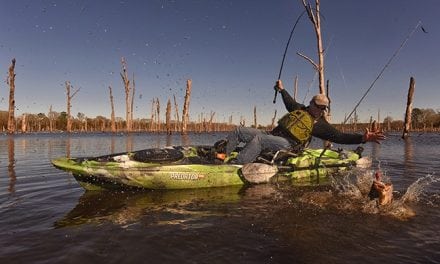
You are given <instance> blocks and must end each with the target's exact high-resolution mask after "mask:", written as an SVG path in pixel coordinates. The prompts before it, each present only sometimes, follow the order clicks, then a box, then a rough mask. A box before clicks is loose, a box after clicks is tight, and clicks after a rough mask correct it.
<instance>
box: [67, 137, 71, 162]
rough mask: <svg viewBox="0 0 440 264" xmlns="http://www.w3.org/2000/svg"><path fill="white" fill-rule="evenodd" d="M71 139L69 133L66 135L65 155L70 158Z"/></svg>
mask: <svg viewBox="0 0 440 264" xmlns="http://www.w3.org/2000/svg"><path fill="white" fill-rule="evenodd" d="M71 145H72V140H71V138H70V134H68V135H67V139H66V157H67V158H70V150H71Z"/></svg>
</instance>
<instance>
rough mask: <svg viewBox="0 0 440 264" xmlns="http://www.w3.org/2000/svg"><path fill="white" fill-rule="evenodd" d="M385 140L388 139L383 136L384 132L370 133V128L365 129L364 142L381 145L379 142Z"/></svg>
mask: <svg viewBox="0 0 440 264" xmlns="http://www.w3.org/2000/svg"><path fill="white" fill-rule="evenodd" d="M384 139H386V136H385V135H384V134H383V132H382V131H377V132H370V130H368V128H366V129H365V133H364V136H363V141H364V142H376V143H377V144H380V142H379V140H384Z"/></svg>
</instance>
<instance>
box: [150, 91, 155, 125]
mask: <svg viewBox="0 0 440 264" xmlns="http://www.w3.org/2000/svg"><path fill="white" fill-rule="evenodd" d="M155 105H156V99H154V98H153V101H152V102H151V117H150V132H153V131H154V120H155V118H156V116H155V113H156V111H155V110H154V106H155Z"/></svg>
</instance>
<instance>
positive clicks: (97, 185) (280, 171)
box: [52, 146, 369, 190]
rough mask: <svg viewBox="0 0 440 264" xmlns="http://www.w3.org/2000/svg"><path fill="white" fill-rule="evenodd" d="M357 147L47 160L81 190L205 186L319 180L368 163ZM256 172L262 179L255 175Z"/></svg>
mask: <svg viewBox="0 0 440 264" xmlns="http://www.w3.org/2000/svg"><path fill="white" fill-rule="evenodd" d="M360 152H361V151H358V150H356V151H342V150H338V151H335V150H328V149H327V150H325V151H323V150H322V149H305V150H304V151H303V152H302V153H301V154H300V155H295V154H293V153H289V152H277V153H276V154H275V155H272V156H269V158H268V157H267V156H261V157H259V160H258V163H252V164H246V165H239V164H230V163H224V162H222V161H219V160H216V159H215V158H214V156H215V155H213V153H212V147H207V146H192V147H168V148H162V149H158V148H155V149H145V150H139V151H133V152H127V153H118V154H111V155H106V156H100V157H91V158H65V157H63V158H58V159H54V160H52V164H53V165H54V166H55V167H56V168H58V169H61V170H64V171H67V172H70V173H72V175H73V176H74V177H75V179H76V180H77V181H78V182H79V183H80V184H81V186H83V187H84V188H85V189H87V190H97V189H114V188H121V187H122V188H145V189H191V188H211V187H223V186H235V185H243V184H246V183H249V182H251V183H261V182H269V181H286V180H288V181H292V182H293V183H294V184H301V185H304V184H316V183H322V182H325V180H326V178H327V176H328V175H329V174H330V173H336V172H339V171H342V170H347V169H350V168H353V167H356V166H368V165H369V160H368V159H367V158H361V155H360ZM249 165H250V166H249ZM262 175H263V176H264V177H263V178H264V180H260V179H258V180H256V178H258V177H260V176H262ZM275 175H276V177H275Z"/></svg>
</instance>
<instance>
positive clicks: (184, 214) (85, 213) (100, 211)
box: [54, 186, 242, 228]
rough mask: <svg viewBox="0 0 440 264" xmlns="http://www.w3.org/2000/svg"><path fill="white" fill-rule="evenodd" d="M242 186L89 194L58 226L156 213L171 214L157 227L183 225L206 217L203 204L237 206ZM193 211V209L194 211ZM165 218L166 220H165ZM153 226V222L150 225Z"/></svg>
mask: <svg viewBox="0 0 440 264" xmlns="http://www.w3.org/2000/svg"><path fill="white" fill-rule="evenodd" d="M241 188H242V187H241V186H239V187H227V188H207V189H192V190H172V191H171V190H169V191H159V190H155V191H137V192H136V191H88V192H85V193H84V194H83V195H82V196H81V197H80V198H79V200H78V204H77V205H76V206H75V208H73V209H72V210H71V211H70V212H69V213H67V215H65V216H64V217H63V218H62V219H60V220H58V221H56V222H55V223H54V226H55V227H58V228H59V227H66V226H77V225H83V224H100V223H103V222H111V223H113V224H116V225H127V224H130V223H134V222H137V221H139V220H141V219H142V218H143V217H145V216H148V215H150V214H151V213H152V212H156V211H161V214H163V213H164V211H166V212H165V213H167V214H170V215H171V216H170V215H169V216H168V217H167V220H166V223H164V222H163V219H162V218H160V217H159V218H160V219H155V222H154V223H153V224H172V223H179V224H182V223H184V222H187V221H191V220H194V219H197V218H200V217H203V216H205V215H211V213H209V212H201V211H200V210H199V209H200V207H201V206H202V205H203V204H205V205H206V204H209V205H210V206H212V205H213V204H221V203H234V202H237V201H238V200H240V194H239V193H240V190H241ZM191 208H192V209H191ZM161 219H162V220H161ZM150 223H151V222H150Z"/></svg>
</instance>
